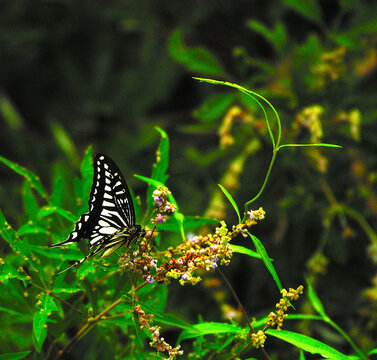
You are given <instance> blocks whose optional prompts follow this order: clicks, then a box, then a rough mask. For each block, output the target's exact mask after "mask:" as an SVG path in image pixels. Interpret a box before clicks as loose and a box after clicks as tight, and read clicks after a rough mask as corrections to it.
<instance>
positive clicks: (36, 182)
mask: <svg viewBox="0 0 377 360" xmlns="http://www.w3.org/2000/svg"><path fill="white" fill-rule="evenodd" d="M0 161H1V162H2V163H4V164H5V165H7V166H8V167H9V168H10V169H12V170H13V171H15V172H16V173H17V174H19V175H21V176H23V177H24V178H25V179H26V180H27V181H28V182H29V183H30V185H31V186H32V187H34V188H35V190H37V192H38V193H39V194H40V195H41V196H42V197H44V198H47V193H46V191H45V189H44V188H43V185H42V183H41V180H40V179H39V177H38V176H37V175H35V174H33V173H32V172H31V171H29V170H27V169H26V168H24V167H23V166H21V165H18V164H16V163H14V162H13V161H10V160H8V159H5V158H4V157H2V156H0Z"/></svg>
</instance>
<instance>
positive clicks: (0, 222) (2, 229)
mask: <svg viewBox="0 0 377 360" xmlns="http://www.w3.org/2000/svg"><path fill="white" fill-rule="evenodd" d="M0 235H1V237H2V238H3V239H4V240H5V241H7V242H8V244H9V245H10V247H11V248H12V250H13V251H14V252H15V253H17V252H20V253H21V254H23V255H26V254H24V253H23V250H24V247H23V246H22V242H23V241H26V240H21V239H19V238H18V237H17V234H16V231H15V230H13V228H12V227H11V226H10V225H9V223H8V222H7V220H6V219H5V216H4V214H3V212H2V211H1V210H0Z"/></svg>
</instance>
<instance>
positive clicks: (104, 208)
mask: <svg viewBox="0 0 377 360" xmlns="http://www.w3.org/2000/svg"><path fill="white" fill-rule="evenodd" d="M93 166H94V175H93V185H92V190H91V193H90V197H89V211H88V212H87V213H85V214H83V215H81V216H80V218H79V220H78V221H77V222H76V224H75V227H74V229H73V231H72V232H71V234H70V235H69V237H68V239H67V240H65V241H63V242H60V243H57V244H53V245H51V247H58V246H63V245H68V244H72V243H74V242H78V241H80V240H82V239H88V240H89V243H88V246H89V248H95V249H94V250H93V251H92V252H91V253H90V254H89V255H88V256H87V257H85V258H84V259H82V260H80V261H77V262H76V263H75V264H73V265H72V266H71V267H73V266H76V265H78V264H81V263H82V262H83V261H84V260H86V259H87V258H88V257H91V256H93V255H95V254H97V253H99V252H100V251H102V250H105V252H106V250H107V249H109V248H111V247H112V246H117V245H119V246H118V247H120V246H122V245H123V244H126V245H129V244H130V241H131V240H133V241H136V239H137V238H138V237H139V235H142V234H143V233H144V231H143V230H141V227H140V226H139V225H135V211H134V206H133V203H132V197H131V194H130V191H129V189H128V186H127V184H126V182H125V180H124V178H123V175H122V173H121V172H120V170H119V168H118V166H117V165H116V164H115V163H114V161H113V160H111V159H110V158H109V157H108V156H106V155H102V154H98V155H96V157H95V158H94V161H93ZM114 251H115V250H114ZM67 270H68V269H67Z"/></svg>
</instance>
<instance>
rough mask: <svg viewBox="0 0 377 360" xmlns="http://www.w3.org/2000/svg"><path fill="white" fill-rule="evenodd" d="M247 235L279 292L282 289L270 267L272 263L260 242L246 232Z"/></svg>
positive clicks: (277, 277)
mask: <svg viewBox="0 0 377 360" xmlns="http://www.w3.org/2000/svg"><path fill="white" fill-rule="evenodd" d="M248 234H249V236H250V238H251V240H252V241H253V243H254V246H255V248H256V249H257V251H258V254H259V255H260V256H261V257H262V260H263V262H264V264H265V265H266V267H267V270H268V271H269V272H270V274H271V276H272V278H273V279H274V281H275V283H276V285H277V287H278V288H279V290H280V291H281V290H282V288H283V287H282V286H281V282H280V279H279V276H278V274H277V272H276V270H275V268H274V266H273V265H272V262H271V260H270V258H269V256H268V254H267V251H266V249H265V248H264V246H263V244H262V243H261V241H260V240H259V239H258V238H257V237H256V236H254V235H252V234H250V233H249V232H248Z"/></svg>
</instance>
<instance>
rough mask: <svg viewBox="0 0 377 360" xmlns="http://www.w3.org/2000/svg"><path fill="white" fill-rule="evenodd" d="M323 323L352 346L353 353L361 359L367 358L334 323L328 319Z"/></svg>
mask: <svg viewBox="0 0 377 360" xmlns="http://www.w3.org/2000/svg"><path fill="white" fill-rule="evenodd" d="M324 320H325V322H327V323H328V324H329V325H331V326H332V327H333V328H334V329H335V330H336V331H338V332H339V333H340V334H341V335H342V336H343V337H344V338H345V339H346V340H347V341H348V342H349V344H350V345H351V346H352V348H353V349H354V350H355V352H356V353H357V354H358V355H359V356H360V357H361V358H362V359H367V356H366V355H365V354H364V353H363V352H362V351H361V350H360V349H359V348H358V347H357V346H356V344H355V343H354V342H353V341H352V339H351V338H350V337H349V336H348V335H347V333H346V332H344V331H343V329H342V328H341V327H340V326H339V325H337V324H336V323H334V322H333V321H332V320H331V319H330V318H329V317H327V316H326V317H325V318H324Z"/></svg>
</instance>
